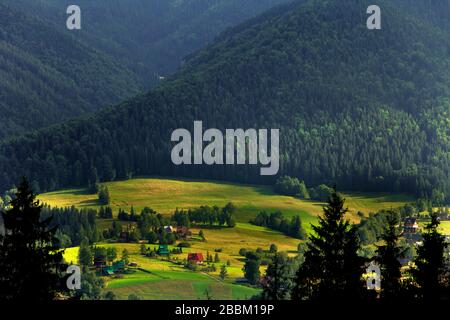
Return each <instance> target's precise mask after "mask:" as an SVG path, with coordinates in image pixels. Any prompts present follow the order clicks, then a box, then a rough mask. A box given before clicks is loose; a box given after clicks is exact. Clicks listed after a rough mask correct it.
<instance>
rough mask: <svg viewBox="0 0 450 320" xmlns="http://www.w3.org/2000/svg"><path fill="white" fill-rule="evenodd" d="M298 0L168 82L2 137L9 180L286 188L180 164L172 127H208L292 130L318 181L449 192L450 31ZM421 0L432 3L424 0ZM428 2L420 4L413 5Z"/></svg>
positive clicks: (296, 150) (293, 156)
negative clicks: (161, 180)
mask: <svg viewBox="0 0 450 320" xmlns="http://www.w3.org/2000/svg"><path fill="white" fill-rule="evenodd" d="M304 2H305V1H295V2H294V3H292V4H288V5H285V6H282V7H278V8H275V9H273V10H272V11H270V12H267V13H265V14H263V15H261V16H259V17H257V18H255V19H252V20H250V21H248V22H245V23H243V24H242V25H240V26H237V27H235V28H232V29H230V30H228V31H226V32H224V33H223V34H222V35H221V36H219V37H218V38H217V39H216V41H215V42H214V43H213V44H212V45H210V46H209V47H207V48H205V49H203V50H201V51H199V52H198V53H196V54H195V55H192V56H191V57H189V59H188V60H187V61H186V62H185V64H184V65H183V67H182V69H181V70H180V71H179V72H178V73H176V74H175V75H174V76H171V77H169V78H168V79H167V80H166V81H164V82H163V83H162V84H161V85H160V86H159V87H157V88H156V89H154V90H153V91H151V92H150V93H148V94H146V95H141V96H139V97H136V98H135V99H132V100H129V101H127V102H124V103H122V104H121V105H118V106H116V107H112V108H109V109H107V110H103V111H101V112H99V113H98V114H97V115H95V116H92V117H89V118H85V119H80V120H76V121H71V122H69V123H66V124H63V125H58V126H55V127H52V128H48V129H45V130H41V131H38V132H35V133H32V134H28V135H26V136H23V137H20V138H17V139H14V140H11V141H10V142H8V143H3V144H2V145H0V174H1V175H2V176H0V189H3V190H5V189H7V188H10V187H11V186H12V185H13V183H14V182H15V181H17V179H18V176H20V175H26V176H28V177H29V178H30V179H31V180H33V181H34V182H33V185H35V186H39V189H40V191H46V190H54V189H56V188H61V187H67V186H86V185H88V184H91V185H92V184H94V183H95V182H96V180H97V179H99V180H101V181H110V180H115V179H125V178H129V177H132V176H136V175H152V174H159V175H177V176H190V177H196V178H200V177H205V178H219V179H227V180H234V181H241V182H258V183H274V182H275V179H276V178H275V177H273V180H272V178H265V179H262V178H261V177H260V176H259V170H257V168H254V167H252V168H249V167H248V166H211V167H208V166H200V165H199V166H195V167H191V166H180V167H176V166H174V165H173V164H172V163H171V160H170V150H171V143H170V135H171V133H172V131H173V130H174V129H176V128H187V129H189V130H192V125H193V121H194V120H202V121H203V123H204V126H205V127H207V128H213V127H216V128H219V129H225V128H280V131H281V134H280V139H281V146H280V152H281V160H280V162H281V170H280V175H290V176H292V177H297V178H299V179H301V180H304V181H305V183H306V184H307V185H308V186H315V185H318V184H321V183H325V184H328V185H333V184H335V183H336V184H337V186H338V188H339V189H340V190H365V191H392V192H409V193H414V194H416V195H417V196H420V197H427V198H431V199H433V200H434V201H435V202H445V201H447V202H448V201H449V200H450V192H449V181H450V179H449V174H450V172H449V168H450V166H449V153H448V151H449V147H450V141H449V140H448V137H449V125H448V124H449V105H450V100H449V94H450V90H449V83H448V73H449V71H450V70H449V66H450V64H449V62H450V61H449V59H448V53H449V49H450V29H446V28H444V27H442V26H443V25H444V23H440V22H439V21H440V20H439V19H438V18H436V17H440V16H441V9H442V7H441V4H442V2H440V1H437V2H430V3H429V4H428V8H429V10H428V12H427V15H424V16H421V15H419V14H418V13H417V10H416V9H414V8H409V7H408V6H405V5H404V4H405V3H406V2H407V1H406V0H405V1H400V2H398V3H397V2H395V3H392V2H391V1H379V5H380V6H382V8H383V28H382V30H377V31H373V30H368V29H367V28H366V19H367V15H366V14H365V12H366V9H367V6H368V5H370V4H371V3H369V2H368V1H365V0H361V1H354V0H343V1H306V3H304ZM417 2H419V1H417ZM414 3H416V1H414Z"/></svg>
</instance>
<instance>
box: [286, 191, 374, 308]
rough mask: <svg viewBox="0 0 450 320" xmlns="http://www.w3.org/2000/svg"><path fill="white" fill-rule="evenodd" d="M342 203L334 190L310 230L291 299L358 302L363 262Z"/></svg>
mask: <svg viewBox="0 0 450 320" xmlns="http://www.w3.org/2000/svg"><path fill="white" fill-rule="evenodd" d="M344 202H345V200H344V199H343V198H342V197H341V196H340V195H339V194H338V193H337V192H336V190H334V191H333V193H332V195H331V197H330V199H329V200H328V205H326V206H325V207H324V209H323V210H324V215H323V217H319V223H318V224H317V225H315V226H312V228H313V231H314V232H313V234H312V235H311V236H310V237H309V242H308V244H307V249H306V252H305V254H304V257H305V262H304V263H303V264H302V265H301V266H300V268H299V270H298V272H297V276H296V284H295V287H294V290H293V294H292V295H293V298H294V299H300V300H326V301H336V300H351V299H354V300H358V299H361V298H362V297H364V296H365V293H366V290H365V287H364V282H363V279H362V275H363V273H364V272H365V270H364V269H365V268H364V265H365V259H364V258H362V257H360V256H358V254H357V251H358V249H359V247H360V245H359V239H358V236H357V234H356V229H355V227H354V226H352V225H350V222H349V221H347V220H344V215H345V213H346V212H347V211H348V209H346V208H344Z"/></svg>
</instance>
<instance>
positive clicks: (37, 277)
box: [0, 178, 66, 301]
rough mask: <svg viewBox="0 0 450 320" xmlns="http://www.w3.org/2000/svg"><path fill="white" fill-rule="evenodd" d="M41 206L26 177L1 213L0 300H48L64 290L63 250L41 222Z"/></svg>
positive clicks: (53, 234) (51, 231)
mask: <svg viewBox="0 0 450 320" xmlns="http://www.w3.org/2000/svg"><path fill="white" fill-rule="evenodd" d="M41 209H42V206H41V205H40V204H39V201H38V200H36V196H35V194H34V193H33V191H32V190H31V189H30V187H29V184H28V181H27V180H26V179H25V178H24V179H23V180H22V182H21V184H20V186H19V187H18V189H17V192H16V195H15V198H14V199H12V200H11V203H10V208H9V209H7V210H6V211H2V212H1V215H2V218H3V222H4V229H5V234H4V235H0V300H21V301H49V300H52V299H54V298H55V296H56V295H57V293H58V292H62V291H64V290H65V289H64V284H65V282H64V281H63V272H64V271H65V267H66V266H65V265H64V263H63V257H62V251H61V250H59V247H58V240H57V239H56V237H55V234H56V231H57V228H50V227H49V225H50V223H51V220H52V218H48V219H45V220H41Z"/></svg>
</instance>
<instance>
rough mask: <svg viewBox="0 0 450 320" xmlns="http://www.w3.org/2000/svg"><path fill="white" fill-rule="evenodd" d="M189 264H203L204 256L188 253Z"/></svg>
mask: <svg viewBox="0 0 450 320" xmlns="http://www.w3.org/2000/svg"><path fill="white" fill-rule="evenodd" d="M187 260H188V262H190V263H196V264H202V263H203V254H201V253H188V259H187Z"/></svg>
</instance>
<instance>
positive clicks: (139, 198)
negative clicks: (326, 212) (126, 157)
mask: <svg viewBox="0 0 450 320" xmlns="http://www.w3.org/2000/svg"><path fill="white" fill-rule="evenodd" d="M105 185H106V186H108V189H109V192H110V195H111V207H112V208H113V210H114V212H117V211H118V210H119V209H124V210H129V209H130V207H131V206H134V208H135V209H137V211H140V210H141V209H142V208H144V207H146V206H147V207H151V208H152V209H154V210H156V211H157V212H160V213H162V214H167V215H169V214H172V213H173V211H174V210H175V209H176V208H180V209H188V208H194V207H199V206H201V205H217V206H224V205H225V204H226V203H228V202H230V201H231V202H233V203H234V204H235V205H236V206H237V208H238V214H237V220H238V221H239V222H245V223H246V222H248V221H249V220H250V219H251V218H253V217H254V216H255V215H256V214H257V213H258V212H259V211H262V210H266V211H269V212H271V211H275V210H281V211H282V212H283V213H284V214H285V215H286V216H293V215H297V214H298V215H300V216H301V217H302V220H303V222H304V224H305V226H306V227H307V226H308V225H309V223H314V222H315V221H316V217H317V216H318V215H319V214H321V213H322V206H323V203H320V202H317V201H309V200H300V199H296V198H293V197H286V196H280V195H277V194H275V193H274V192H273V190H272V187H270V186H255V185H242V184H233V183H227V182H210V181H191V180H172V179H158V178H140V179H132V180H127V181H117V182H109V183H105ZM344 197H345V198H346V199H347V206H348V207H349V209H350V213H349V215H348V218H349V219H350V220H352V221H353V222H358V220H359V218H358V216H357V215H356V213H357V212H358V211H361V212H363V213H364V214H368V213H369V212H372V211H377V210H379V209H389V208H395V207H399V206H401V205H403V204H404V203H407V202H411V201H413V200H414V199H413V198H411V197H409V196H406V195H392V194H383V193H344ZM39 199H40V200H41V201H42V202H45V203H48V204H50V205H51V206H57V207H68V206H72V205H73V206H76V207H79V208H82V207H89V208H98V207H99V204H98V201H97V196H96V195H95V194H94V195H93V194H88V193H87V192H86V191H85V190H83V189H72V190H63V191H57V192H51V193H45V194H42V195H40V196H39Z"/></svg>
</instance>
